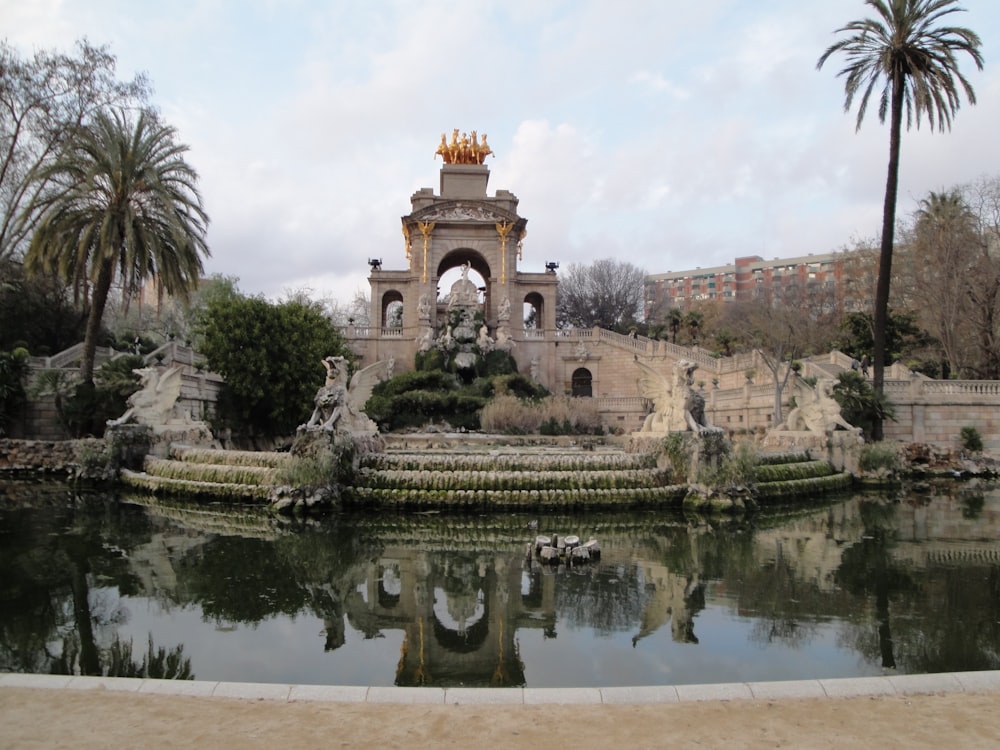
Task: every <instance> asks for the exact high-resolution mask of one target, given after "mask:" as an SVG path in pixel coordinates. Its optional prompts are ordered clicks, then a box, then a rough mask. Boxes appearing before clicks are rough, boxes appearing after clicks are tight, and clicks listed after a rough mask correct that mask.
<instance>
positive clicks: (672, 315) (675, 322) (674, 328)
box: [667, 307, 684, 344]
mask: <svg viewBox="0 0 1000 750" xmlns="http://www.w3.org/2000/svg"><path fill="white" fill-rule="evenodd" d="M683 325H684V312H683V311H682V310H681V309H680V308H679V307H671V308H670V309H669V310H667V328H669V329H670V343H671V344H676V343H677V334H678V333H679V332H680V330H681V327H682V326H683Z"/></svg>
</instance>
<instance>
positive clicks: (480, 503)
mask: <svg viewBox="0 0 1000 750" xmlns="http://www.w3.org/2000/svg"><path fill="white" fill-rule="evenodd" d="M685 494H687V486H686V485H675V486H670V487H645V488H619V489H574V490H559V489H551V490H546V489H531V490H485V489H479V490H477V489H448V490H424V489H418V488H413V487H410V488H393V489H389V488H373V487H346V488H344V492H343V495H342V498H341V500H342V502H343V504H344V505H345V506H346V507H354V508H383V507H386V508H393V509H396V510H416V509H427V508H445V509H448V508H454V509H461V508H467V509H477V510H532V509H539V508H552V509H557V508H567V509H570V508H612V507H614V508H621V507H624V506H627V507H633V508H635V507H643V508H678V507H680V504H681V502H682V500H683V498H684V495H685Z"/></svg>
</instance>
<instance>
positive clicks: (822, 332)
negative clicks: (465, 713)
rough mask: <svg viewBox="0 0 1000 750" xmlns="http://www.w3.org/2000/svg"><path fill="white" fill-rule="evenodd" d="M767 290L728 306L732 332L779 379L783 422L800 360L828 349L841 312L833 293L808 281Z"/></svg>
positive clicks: (776, 419) (778, 417)
mask: <svg viewBox="0 0 1000 750" xmlns="http://www.w3.org/2000/svg"><path fill="white" fill-rule="evenodd" d="M777 292H778V290H777V288H774V289H769V288H766V287H765V288H763V289H762V290H761V294H760V295H759V296H758V297H757V299H753V300H746V301H741V302H734V303H731V304H730V305H727V318H728V320H727V322H726V326H727V328H728V330H731V331H733V333H734V335H735V336H737V337H738V338H739V340H740V341H741V342H742V344H743V346H744V347H745V348H747V349H754V350H756V351H757V352H758V354H759V355H760V358H761V360H762V361H763V362H764V365H765V366H766V367H767V369H768V371H769V372H770V373H771V378H772V379H773V382H774V411H773V417H772V419H773V424H780V423H781V421H782V419H783V416H782V408H781V397H782V394H783V393H784V389H785V385H786V384H787V383H788V378H789V376H790V374H791V372H792V369H791V365H792V363H793V362H795V361H796V360H798V359H800V358H802V357H804V356H807V355H809V354H815V353H818V352H822V351H827V350H828V349H829V347H830V344H831V342H832V340H833V335H834V332H835V331H836V325H837V321H838V320H839V315H837V313H836V312H835V311H834V308H835V305H834V304H833V302H832V298H833V292H832V290H830V289H826V288H816V287H812V286H810V285H808V284H789V283H787V282H785V283H784V284H782V285H781V288H780V297H779V296H778V294H777Z"/></svg>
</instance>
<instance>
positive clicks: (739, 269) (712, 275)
mask: <svg viewBox="0 0 1000 750" xmlns="http://www.w3.org/2000/svg"><path fill="white" fill-rule="evenodd" d="M866 261H867V259H866V258H864V257H862V256H861V254H859V253H854V252H836V253H825V254H818V255H806V256H802V257H798V258H775V259H774V260H764V259H763V258H762V257H760V256H759V255H748V256H744V257H742V258H736V260H735V261H734V262H733V263H732V264H730V265H725V266H715V267H712V268H695V269H693V270H688V271H668V272H667V273H658V274H652V275H650V276H647V277H646V297H645V299H646V312H647V314H650V313H652V312H653V311H654V310H665V309H669V308H671V307H677V308H680V309H682V310H683V309H686V308H690V307H692V306H694V305H697V304H698V303H701V302H706V301H710V300H721V301H724V302H732V301H736V300H749V299H759V298H761V297H765V296H766V298H767V299H769V300H770V301H773V302H777V301H780V300H781V299H782V298H783V297H786V296H788V295H789V294H790V293H791V292H792V290H794V292H795V294H796V295H797V296H798V295H801V293H802V292H803V291H805V292H806V293H808V294H809V295H810V296H818V295H825V296H827V297H828V298H829V299H830V300H831V302H832V303H833V304H836V305H838V306H841V307H843V308H845V309H853V308H854V307H856V306H857V304H858V303H859V302H860V301H861V300H862V299H863V298H865V297H866V296H868V294H869V292H870V290H869V288H868V286H869V283H868V282H866V278H867V277H869V276H871V272H870V268H871V266H870V263H867V262H866ZM866 269H867V271H866Z"/></svg>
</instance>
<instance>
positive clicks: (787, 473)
mask: <svg viewBox="0 0 1000 750" xmlns="http://www.w3.org/2000/svg"><path fill="white" fill-rule="evenodd" d="M833 473H835V472H834V468H833V466H831V465H830V462H829V461H811V460H803V461H797V462H794V463H787V462H786V463H780V464H760V465H759V466H757V470H756V476H757V482H758V483H766V482H779V481H791V480H795V479H809V478H810V477H826V476H829V475H830V474H833Z"/></svg>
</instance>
